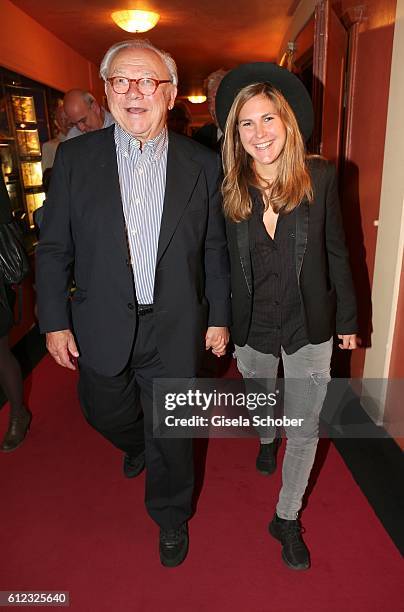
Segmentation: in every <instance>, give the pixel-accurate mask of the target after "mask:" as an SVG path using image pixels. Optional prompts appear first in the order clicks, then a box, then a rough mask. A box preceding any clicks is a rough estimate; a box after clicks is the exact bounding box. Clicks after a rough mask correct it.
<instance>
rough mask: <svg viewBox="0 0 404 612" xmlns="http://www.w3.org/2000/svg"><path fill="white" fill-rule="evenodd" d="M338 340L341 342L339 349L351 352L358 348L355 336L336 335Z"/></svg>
mask: <svg viewBox="0 0 404 612" xmlns="http://www.w3.org/2000/svg"><path fill="white" fill-rule="evenodd" d="M338 338H339V339H340V340H342V344H339V345H338V346H339V348H340V349H348V350H349V351H352V350H353V349H356V348H358V344H359V342H358V338H357V337H356V334H338Z"/></svg>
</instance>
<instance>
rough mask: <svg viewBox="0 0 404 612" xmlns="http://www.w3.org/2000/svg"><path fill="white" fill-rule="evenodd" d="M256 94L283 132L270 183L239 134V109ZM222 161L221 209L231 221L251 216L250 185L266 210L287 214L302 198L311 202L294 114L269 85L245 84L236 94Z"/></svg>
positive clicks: (310, 190)
mask: <svg viewBox="0 0 404 612" xmlns="http://www.w3.org/2000/svg"><path fill="white" fill-rule="evenodd" d="M259 95H263V96H266V97H267V98H268V100H270V101H271V102H272V103H273V105H274V107H275V110H276V112H277V113H278V114H279V117H280V119H281V121H282V122H283V124H284V126H285V129H286V141H285V146H284V148H283V151H282V153H281V157H280V161H279V169H278V175H277V177H276V178H275V180H274V181H273V183H270V182H269V181H267V180H265V179H264V178H263V177H260V176H259V175H258V174H257V172H256V171H255V168H254V163H253V162H254V160H253V159H252V157H251V156H250V155H249V154H248V153H247V152H246V150H245V149H244V147H243V145H242V143H241V139H240V134H239V126H238V118H239V115H240V111H241V109H242V107H243V106H244V104H245V103H246V102H248V100H251V98H254V97H255V96H259ZM222 158H223V169H224V181H223V185H222V194H223V206H224V211H225V214H226V216H227V217H229V218H230V219H231V220H233V221H243V220H245V219H248V218H249V217H250V215H251V210H252V201H251V196H250V193H249V191H248V188H249V186H253V187H255V188H257V189H258V190H259V191H260V192H261V194H262V197H263V201H264V207H265V210H267V209H268V207H269V206H271V207H272V209H273V211H274V212H275V213H281V214H287V213H290V212H291V211H292V210H293V209H294V208H296V206H298V205H299V203H300V202H301V201H302V200H303V198H305V197H306V198H307V199H308V201H309V202H312V201H313V187H312V183H311V178H310V174H309V172H308V169H307V156H306V151H305V145H304V141H303V137H302V135H301V132H300V130H299V126H298V123H297V120H296V117H295V114H294V112H293V111H292V109H291V107H290V105H289V104H288V102H287V101H286V99H285V98H284V96H283V95H282V94H281V92H280V91H278V90H277V89H275V88H274V87H272V86H271V85H269V84H268V83H254V84H252V85H247V87H244V88H243V89H242V90H241V91H240V92H239V93H238V94H237V96H236V98H235V99H234V102H233V104H232V107H231V109H230V112H229V115H228V118H227V122H226V128H225V134H224V143H223V150H222Z"/></svg>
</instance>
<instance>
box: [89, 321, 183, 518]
mask: <svg viewBox="0 0 404 612" xmlns="http://www.w3.org/2000/svg"><path fill="white" fill-rule="evenodd" d="M162 377H163V378H164V377H167V373H166V371H165V369H164V366H163V364H162V363H161V360H160V357H159V355H158V351H157V348H156V340H155V329H154V316H153V315H152V314H149V315H145V316H143V317H140V320H139V325H138V329H137V334H136V340H135V345H134V348H133V353H132V357H131V361H130V363H129V364H128V366H127V367H126V368H125V370H124V371H123V372H122V373H120V374H119V375H118V376H112V377H108V376H102V375H100V374H98V373H97V372H95V371H94V370H92V369H91V368H87V367H85V366H81V367H80V379H79V397H80V402H81V405H82V409H83V412H84V415H85V417H86V419H87V421H88V422H89V423H90V425H91V426H92V427H94V429H96V430H97V431H98V432H100V433H101V434H102V435H103V436H104V437H105V438H107V439H108V440H109V441H110V442H112V444H114V446H116V447H117V448H119V449H120V450H122V451H124V452H126V453H128V454H130V455H134V456H136V455H138V454H139V452H141V451H142V450H143V449H144V448H145V454H146V499H145V502H146V508H147V510H148V512H149V514H150V516H151V517H152V518H153V519H154V520H155V521H156V523H158V524H159V525H160V526H161V527H163V528H165V529H171V528H176V527H178V526H179V525H180V524H182V523H183V522H184V521H186V520H187V519H188V518H189V517H190V515H191V512H192V493H193V482H194V476H193V475H194V472H193V452H192V439H189V438H188V439H167V438H161V439H159V438H154V437H153V379H155V378H162Z"/></svg>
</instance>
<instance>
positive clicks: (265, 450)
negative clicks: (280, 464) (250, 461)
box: [255, 438, 279, 476]
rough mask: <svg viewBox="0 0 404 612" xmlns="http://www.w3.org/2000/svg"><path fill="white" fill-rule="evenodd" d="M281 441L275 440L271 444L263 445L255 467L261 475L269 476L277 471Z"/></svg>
mask: <svg viewBox="0 0 404 612" xmlns="http://www.w3.org/2000/svg"><path fill="white" fill-rule="evenodd" d="M278 446H279V440H278V438H275V440H274V441H273V442H271V443H270V444H261V443H260V449H259V452H258V455H257V460H256V462H255V465H256V467H257V470H258V471H259V473H260V474H263V475H264V476H269V475H270V474H273V473H274V472H275V470H276V453H277V451H278Z"/></svg>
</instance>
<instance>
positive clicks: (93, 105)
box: [63, 89, 114, 140]
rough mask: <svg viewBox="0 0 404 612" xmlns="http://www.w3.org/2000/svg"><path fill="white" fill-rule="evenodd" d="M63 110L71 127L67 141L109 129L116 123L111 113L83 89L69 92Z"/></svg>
mask: <svg viewBox="0 0 404 612" xmlns="http://www.w3.org/2000/svg"><path fill="white" fill-rule="evenodd" d="M63 108H64V111H65V113H66V115H67V119H68V122H69V125H70V127H71V129H70V130H69V133H68V134H67V140H69V139H70V138H75V137H76V136H80V135H81V134H85V133H87V132H94V131H95V130H101V129H102V128H107V127H109V126H110V125H112V124H113V123H114V119H113V117H112V115H111V113H109V112H108V111H107V110H106V109H105V108H104V107H103V106H101V105H100V104H98V102H97V100H96V99H95V98H94V96H93V94H91V93H90V92H89V91H84V90H83V89H71V90H70V91H68V92H67V93H66V95H65V97H64V100H63Z"/></svg>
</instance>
